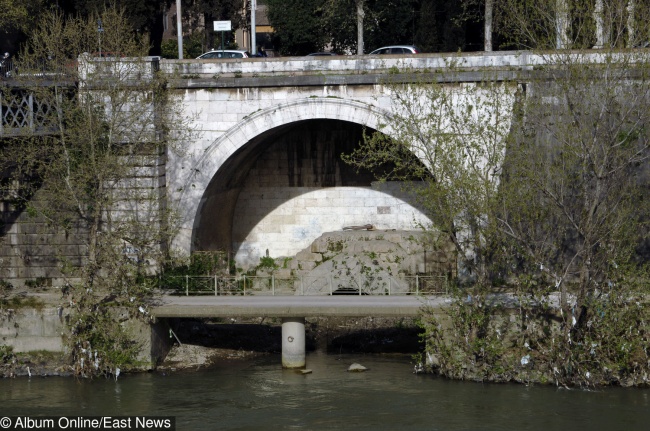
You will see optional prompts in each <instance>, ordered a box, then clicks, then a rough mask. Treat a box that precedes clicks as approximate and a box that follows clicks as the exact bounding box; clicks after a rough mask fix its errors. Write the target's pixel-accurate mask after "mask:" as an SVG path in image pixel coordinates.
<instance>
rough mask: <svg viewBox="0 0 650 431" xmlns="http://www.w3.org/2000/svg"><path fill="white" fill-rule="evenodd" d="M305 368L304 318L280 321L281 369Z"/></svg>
mask: <svg viewBox="0 0 650 431" xmlns="http://www.w3.org/2000/svg"><path fill="white" fill-rule="evenodd" d="M304 367H305V318H304V317H285V318H283V319H282V368H304Z"/></svg>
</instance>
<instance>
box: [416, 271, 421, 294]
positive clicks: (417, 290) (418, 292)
mask: <svg viewBox="0 0 650 431" xmlns="http://www.w3.org/2000/svg"><path fill="white" fill-rule="evenodd" d="M415 294H416V295H419V294H420V280H419V279H418V275H417V274H415Z"/></svg>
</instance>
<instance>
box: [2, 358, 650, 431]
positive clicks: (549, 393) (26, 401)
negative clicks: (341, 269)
mask: <svg viewBox="0 0 650 431" xmlns="http://www.w3.org/2000/svg"><path fill="white" fill-rule="evenodd" d="M354 362H358V363H361V364H362V365H364V366H366V367H367V368H369V370H368V371H366V372H364V373H349V372H347V371H346V370H347V368H348V366H349V365H350V364H352V363H354ZM307 365H308V368H309V369H311V370H313V372H312V373H311V374H305V375H303V374H299V373H297V372H295V371H289V370H282V369H281V367H280V358H279V357H278V356H266V357H263V358H257V359H254V360H248V361H232V362H223V363H220V364H218V365H216V366H215V367H213V368H210V369H205V370H198V371H191V372H188V371H183V372H180V371H179V372H172V373H158V372H155V373H147V374H133V375H122V376H120V378H119V379H118V380H117V381H115V380H107V379H95V380H92V381H89V380H76V379H73V378H62V377H48V378H43V377H32V378H16V379H3V380H0V415H2V416H15V415H26V416H31V415H34V416H36V415H39V416H45V415H76V416H79V415H81V416H107V415H111V416H117V415H168V416H175V417H176V429H178V430H348V429H354V430H445V431H447V430H450V431H451V430H544V431H551V430H559V429H565V430H590V431H593V430H622V431H623V430H625V431H631V430H647V429H650V391H648V390H644V389H622V388H606V389H602V390H597V391H584V390H567V389H558V388H555V387H550V386H525V385H520V384H482V383H474V382H458V381H449V380H446V379H442V378H437V377H434V376H431V375H425V374H414V373H413V364H412V362H411V360H410V358H409V357H408V356H388V357H387V356H357V355H326V354H323V353H313V354H310V355H308V357H307Z"/></svg>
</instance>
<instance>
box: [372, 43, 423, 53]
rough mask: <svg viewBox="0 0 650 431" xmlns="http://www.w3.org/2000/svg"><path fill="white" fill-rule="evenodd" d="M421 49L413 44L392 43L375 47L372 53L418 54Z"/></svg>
mask: <svg viewBox="0 0 650 431" xmlns="http://www.w3.org/2000/svg"><path fill="white" fill-rule="evenodd" d="M419 52H420V50H419V49H418V48H417V46H413V45H391V46H383V47H381V48H378V49H375V50H374V51H372V52H371V53H370V55H374V54H418V53H419Z"/></svg>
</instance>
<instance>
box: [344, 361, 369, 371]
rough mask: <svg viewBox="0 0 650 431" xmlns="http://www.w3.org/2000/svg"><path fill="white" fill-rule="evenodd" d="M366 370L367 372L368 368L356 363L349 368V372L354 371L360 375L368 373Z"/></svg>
mask: <svg viewBox="0 0 650 431" xmlns="http://www.w3.org/2000/svg"><path fill="white" fill-rule="evenodd" d="M366 370H367V368H366V367H364V366H363V365H361V364H357V363H356V362H355V363H354V364H352V365H350V367H349V368H348V371H354V372H357V373H360V372H362V371H366Z"/></svg>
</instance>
